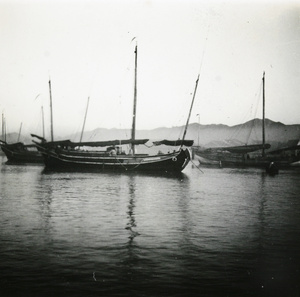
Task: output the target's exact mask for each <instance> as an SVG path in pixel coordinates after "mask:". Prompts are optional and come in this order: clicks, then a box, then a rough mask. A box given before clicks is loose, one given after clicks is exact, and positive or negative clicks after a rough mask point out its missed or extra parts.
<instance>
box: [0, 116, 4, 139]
mask: <svg viewBox="0 0 300 297" xmlns="http://www.w3.org/2000/svg"><path fill="white" fill-rule="evenodd" d="M1 138H2V139H3V140H4V114H3V112H2V133H1Z"/></svg>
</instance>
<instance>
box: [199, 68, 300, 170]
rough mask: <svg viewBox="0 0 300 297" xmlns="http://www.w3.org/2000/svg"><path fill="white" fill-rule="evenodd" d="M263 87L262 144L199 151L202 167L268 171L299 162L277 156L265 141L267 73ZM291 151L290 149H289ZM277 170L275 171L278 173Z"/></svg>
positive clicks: (294, 158)
mask: <svg viewBox="0 0 300 297" xmlns="http://www.w3.org/2000/svg"><path fill="white" fill-rule="evenodd" d="M262 85H263V106H262V109H263V115H262V144H253V145H244V146H243V145H242V146H231V147H214V148H206V149H202V150H200V149H197V150H196V151H195V154H196V156H198V158H199V162H200V164H201V165H209V166H211V165H214V166H216V165H217V166H220V167H261V168H266V170H267V171H269V170H271V169H272V170H274V168H275V167H276V169H278V168H286V167H289V166H290V165H291V164H292V163H293V162H296V161H297V160H299V156H298V157H297V156H295V155H294V156H291V157H290V158H283V157H282V156H280V155H276V153H277V150H276V151H273V152H271V151H269V152H268V153H266V150H267V149H270V148H271V145H270V144H268V143H266V140H265V73H263V78H262ZM288 149H290V148H288ZM276 169H275V171H276Z"/></svg>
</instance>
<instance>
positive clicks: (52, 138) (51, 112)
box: [49, 79, 54, 141]
mask: <svg viewBox="0 0 300 297" xmlns="http://www.w3.org/2000/svg"><path fill="white" fill-rule="evenodd" d="M49 92H50V114H51V123H50V125H51V126H50V127H51V141H53V140H54V137H53V111H52V94H51V80H50V79H49Z"/></svg>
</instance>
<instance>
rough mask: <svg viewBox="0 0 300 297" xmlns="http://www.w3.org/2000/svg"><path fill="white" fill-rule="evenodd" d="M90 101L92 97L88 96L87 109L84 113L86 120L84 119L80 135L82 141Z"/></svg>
mask: <svg viewBox="0 0 300 297" xmlns="http://www.w3.org/2000/svg"><path fill="white" fill-rule="evenodd" d="M89 102H90V97H88V101H87V105H86V110H85V115H84V120H83V126H82V131H81V136H80V142H81V140H82V136H83V131H84V126H85V121H86V115H87V111H88V108H89Z"/></svg>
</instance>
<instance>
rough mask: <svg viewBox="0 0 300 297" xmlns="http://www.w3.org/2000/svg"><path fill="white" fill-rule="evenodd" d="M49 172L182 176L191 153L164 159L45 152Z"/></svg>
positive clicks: (140, 156) (72, 152)
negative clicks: (174, 174)
mask: <svg viewBox="0 0 300 297" xmlns="http://www.w3.org/2000/svg"><path fill="white" fill-rule="evenodd" d="M42 154H43V157H44V163H45V167H46V169H50V170H56V171H70V170H72V171H85V170H92V171H94V170H96V171H119V172H124V171H144V172H147V171H149V172H181V171H182V170H183V169H184V168H185V167H186V165H187V164H188V163H189V161H190V153H189V151H188V149H185V150H180V151H178V152H174V153H171V154H163V155H152V156H149V155H135V156H131V155H116V156H108V155H105V154H101V153H96V152H93V153H92V152H87V151H86V152H84V151H77V152H76V151H67V150H62V151H60V152H54V151H47V150H43V151H42Z"/></svg>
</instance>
